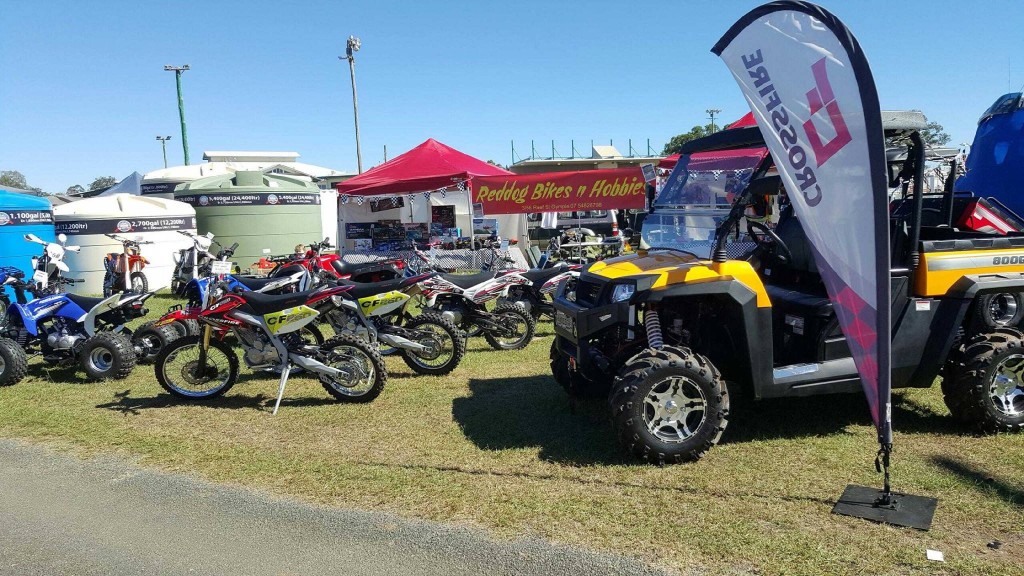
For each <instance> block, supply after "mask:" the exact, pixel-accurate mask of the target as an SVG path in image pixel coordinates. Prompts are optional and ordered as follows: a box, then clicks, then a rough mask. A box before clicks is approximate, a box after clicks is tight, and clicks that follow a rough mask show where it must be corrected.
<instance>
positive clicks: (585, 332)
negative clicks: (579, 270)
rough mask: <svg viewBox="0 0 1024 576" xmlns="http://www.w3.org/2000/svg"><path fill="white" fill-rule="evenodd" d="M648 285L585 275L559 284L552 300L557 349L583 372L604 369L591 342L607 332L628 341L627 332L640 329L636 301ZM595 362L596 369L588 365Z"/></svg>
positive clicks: (643, 280) (641, 280)
mask: <svg viewBox="0 0 1024 576" xmlns="http://www.w3.org/2000/svg"><path fill="white" fill-rule="evenodd" d="M651 282H652V280H649V279H648V278H643V277H641V278H631V279H616V280H615V281H612V280H609V279H607V278H602V277H601V276H596V275H593V274H587V273H583V274H581V275H580V277H579V279H578V280H577V281H576V282H575V283H572V282H571V281H567V282H563V283H562V285H561V286H560V287H559V289H558V292H557V293H556V295H555V300H554V307H555V338H556V346H557V348H558V349H559V350H560V351H561V352H562V353H563V354H566V355H568V356H569V357H570V358H572V359H573V360H574V362H575V363H576V365H577V366H579V367H580V368H581V369H583V370H585V371H588V372H589V371H591V370H597V371H601V370H604V368H606V365H607V360H604V359H603V358H600V356H601V355H600V354H598V353H596V350H592V348H591V347H592V345H593V343H594V341H595V340H596V339H597V338H598V337H599V336H604V335H605V334H606V333H610V332H611V331H615V333H614V336H615V337H617V338H620V339H623V340H624V339H630V338H632V337H634V335H633V334H631V332H633V331H635V330H637V329H638V328H639V329H642V327H638V326H637V323H636V318H637V312H636V301H637V298H638V296H643V293H644V292H646V291H647V290H648V289H649V288H650V283H651ZM638 283H639V285H638ZM616 286H628V287H629V288H619V289H616ZM624 295H628V296H626V297H624ZM616 299H617V300H618V301H615V300H616ZM595 361H596V363H597V364H598V365H597V366H594V365H592V364H594V362H595Z"/></svg>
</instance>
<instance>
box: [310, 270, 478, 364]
mask: <svg viewBox="0 0 1024 576" xmlns="http://www.w3.org/2000/svg"><path fill="white" fill-rule="evenodd" d="M433 276H435V274H433V273H428V274H421V275H418V276H411V277H408V278H397V279H395V280H388V281H385V282H373V283H361V284H355V283H353V284H350V285H349V286H350V288H351V289H350V290H348V291H346V292H344V293H343V294H342V295H341V296H342V298H344V300H343V301H342V302H341V303H340V304H341V305H340V306H338V307H336V308H335V309H333V310H331V311H328V312H327V313H326V314H324V317H325V318H326V319H327V321H328V322H329V323H330V324H331V327H332V328H334V331H335V333H337V334H352V335H355V336H358V337H360V338H362V339H363V340H366V341H368V342H370V343H379V344H380V345H381V346H385V347H387V348H389V349H391V350H397V351H400V352H401V353H402V359H403V360H404V361H405V363H406V364H407V365H408V366H409V368H412V370H413V371H414V372H416V373H417V374H428V375H434V376H438V375H443V374H448V373H450V372H451V371H452V370H455V368H456V367H458V365H459V362H461V361H462V357H463V356H464V355H465V354H466V340H465V338H464V337H463V335H462V333H461V331H460V330H459V329H458V328H457V327H456V326H455V324H454V323H453V322H452V321H451V320H450V319H448V318H445V317H443V316H441V315H440V314H437V313H436V312H429V311H425V312H423V313H422V314H419V315H417V316H411V315H409V314H407V313H406V312H405V306H406V304H407V303H408V302H409V300H410V298H411V297H412V295H414V294H417V293H418V292H419V284H420V283H421V282H423V281H425V280H427V279H428V278H432V277H433Z"/></svg>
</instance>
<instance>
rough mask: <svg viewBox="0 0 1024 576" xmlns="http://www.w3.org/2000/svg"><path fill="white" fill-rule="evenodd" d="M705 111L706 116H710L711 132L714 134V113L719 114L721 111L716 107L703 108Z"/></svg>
mask: <svg viewBox="0 0 1024 576" xmlns="http://www.w3.org/2000/svg"><path fill="white" fill-rule="evenodd" d="M705 112H707V113H708V116H709V117H710V118H711V133H712V134H714V133H715V114H721V112H722V111H721V110H719V109H718V108H708V109H707V110H705Z"/></svg>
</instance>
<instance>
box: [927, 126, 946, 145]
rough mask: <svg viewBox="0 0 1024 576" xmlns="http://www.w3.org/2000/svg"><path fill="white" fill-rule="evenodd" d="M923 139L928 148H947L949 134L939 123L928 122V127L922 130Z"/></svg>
mask: <svg viewBox="0 0 1024 576" xmlns="http://www.w3.org/2000/svg"><path fill="white" fill-rule="evenodd" d="M921 138H922V139H923V140H924V143H925V144H926V145H928V146H945V145H946V144H948V143H949V134H946V129H945V128H943V127H942V124H939V123H938V122H928V126H926V127H925V129H924V130H921Z"/></svg>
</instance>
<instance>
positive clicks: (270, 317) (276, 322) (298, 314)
mask: <svg viewBox="0 0 1024 576" xmlns="http://www.w3.org/2000/svg"><path fill="white" fill-rule="evenodd" d="M316 315H317V311H316V310H313V309H312V308H310V307H309V306H296V307H295V308H286V309H284V310H281V311H280V312H272V313H270V314H266V315H264V316H263V319H264V320H266V321H267V326H268V327H269V328H270V332H271V334H276V333H278V332H280V331H281V330H282V329H284V328H285V327H286V326H289V325H291V324H295V323H296V322H299V321H301V320H305V319H307V318H313V317H315V316H316Z"/></svg>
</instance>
